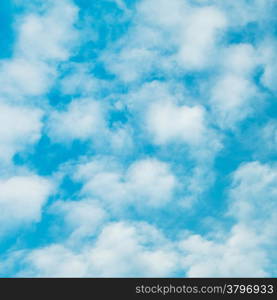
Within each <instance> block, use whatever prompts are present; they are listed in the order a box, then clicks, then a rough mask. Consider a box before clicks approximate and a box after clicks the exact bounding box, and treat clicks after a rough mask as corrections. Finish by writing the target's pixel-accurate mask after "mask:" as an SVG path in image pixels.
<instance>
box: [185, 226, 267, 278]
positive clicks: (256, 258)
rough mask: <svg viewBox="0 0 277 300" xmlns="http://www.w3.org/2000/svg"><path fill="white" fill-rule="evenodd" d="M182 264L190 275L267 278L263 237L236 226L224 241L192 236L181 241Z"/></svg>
mask: <svg viewBox="0 0 277 300" xmlns="http://www.w3.org/2000/svg"><path fill="white" fill-rule="evenodd" d="M180 248H181V250H182V251H184V252H183V253H184V254H183V260H182V262H181V264H182V266H183V267H184V268H185V269H186V275H187V276H188V277H264V276H268V275H269V274H268V273H267V272H266V271H265V266H267V264H268V261H267V258H266V253H265V251H264V250H263V249H262V247H261V246H260V240H259V236H257V234H256V233H255V232H253V231H252V230H251V229H249V228H247V227H244V226H234V227H233V229H232V231H231V233H230V235H229V236H228V237H227V238H223V241H216V240H208V239H205V238H203V237H201V236H199V235H191V236H189V237H188V238H187V239H185V240H184V241H182V242H181V244H180Z"/></svg>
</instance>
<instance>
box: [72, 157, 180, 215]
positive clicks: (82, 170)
mask: <svg viewBox="0 0 277 300" xmlns="http://www.w3.org/2000/svg"><path fill="white" fill-rule="evenodd" d="M75 178H76V179H77V180H82V181H83V182H84V187H83V189H82V193H83V194H84V195H90V196H92V197H96V198H100V199H101V200H102V201H105V202H106V203H107V204H108V205H111V207H112V208H113V209H116V210H120V209H122V208H123V207H124V203H125V204H132V203H135V204H136V205H137V206H138V207H143V206H145V205H147V206H154V207H158V206H163V205H164V204H165V203H167V202H168V201H170V200H171V199H172V197H173V195H174V191H175V189H176V188H177V185H178V181H177V179H176V178H175V176H174V175H173V174H172V173H171V171H170V167H169V166H168V165H167V164H166V163H164V162H161V161H158V160H156V159H143V160H139V161H136V162H134V163H133V164H132V165H130V166H129V168H128V169H127V170H124V169H123V168H122V166H120V165H118V164H117V163H115V162H114V161H113V160H111V159H105V158H104V159H102V160H100V158H96V159H95V160H92V161H91V162H88V163H87V164H83V165H80V166H79V169H78V170H77V172H76V175H75ZM107 187H108V189H107Z"/></svg>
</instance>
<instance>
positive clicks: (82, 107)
mask: <svg viewBox="0 0 277 300" xmlns="http://www.w3.org/2000/svg"><path fill="white" fill-rule="evenodd" d="M48 124H49V125H48V132H49V135H50V136H51V137H52V138H53V139H54V140H56V141H62V142H64V141H67V140H69V141H72V140H74V139H80V140H87V139H93V138H94V137H95V136H97V135H98V136H100V135H101V134H103V132H104V131H105V129H106V128H105V126H106V124H105V120H104V111H103V109H102V107H101V104H100V103H99V102H96V101H94V100H92V99H76V100H73V101H72V102H71V103H70V104H69V105H68V107H67V108H66V109H65V110H61V111H52V113H51V115H50V117H49V123H48Z"/></svg>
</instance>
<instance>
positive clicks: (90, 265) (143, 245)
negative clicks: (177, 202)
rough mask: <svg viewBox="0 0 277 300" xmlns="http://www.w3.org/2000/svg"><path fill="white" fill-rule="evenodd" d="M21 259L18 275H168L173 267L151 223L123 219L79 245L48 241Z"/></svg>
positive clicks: (167, 249)
mask: <svg viewBox="0 0 277 300" xmlns="http://www.w3.org/2000/svg"><path fill="white" fill-rule="evenodd" d="M22 261H23V262H24V265H25V268H24V269H23V270H22V271H21V272H20V273H19V275H18V276H36V277H37V276H38V277H47V276H51V277H70V276H74V277H86V276H89V277H94V276H97V277H114V276H116V277H126V276H130V277H139V276H146V277H151V276H166V275H169V274H171V273H173V272H174V271H175V267H176V256H175V254H174V252H173V251H172V249H171V248H170V246H169V245H168V241H167V240H166V239H165V238H164V237H163V236H162V234H161V233H160V232H159V231H158V230H157V229H156V228H155V227H153V226H150V225H148V224H145V223H126V222H125V223H124V222H117V223H111V224H108V225H106V226H105V227H104V229H103V231H102V232H101V234H100V235H99V237H98V238H97V240H96V241H95V242H91V243H89V244H87V245H86V247H84V248H82V249H78V250H76V251H74V250H70V249H69V248H66V247H64V246H62V245H51V246H49V247H45V248H41V249H37V250H33V251H31V252H29V253H26V255H25V257H24V258H23V260H22Z"/></svg>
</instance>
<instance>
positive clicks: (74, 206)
mask: <svg viewBox="0 0 277 300" xmlns="http://www.w3.org/2000/svg"><path fill="white" fill-rule="evenodd" d="M50 211H51V212H52V213H54V214H55V215H57V216H58V217H59V218H63V222H64V225H65V226H66V228H67V230H69V231H70V238H69V239H70V240H71V243H73V242H74V243H76V242H77V241H78V240H80V239H81V238H83V237H86V238H87V237H88V236H90V235H93V234H95V232H96V231H97V230H98V229H99V226H100V225H102V223H103V222H104V221H105V220H106V219H107V214H106V212H105V210H104V209H103V208H102V206H101V205H100V204H99V203H98V202H97V201H95V200H92V199H81V200H78V201H68V200H67V201H57V202H55V203H54V204H53V205H52V207H51V209H50ZM63 230H64V226H63Z"/></svg>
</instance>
